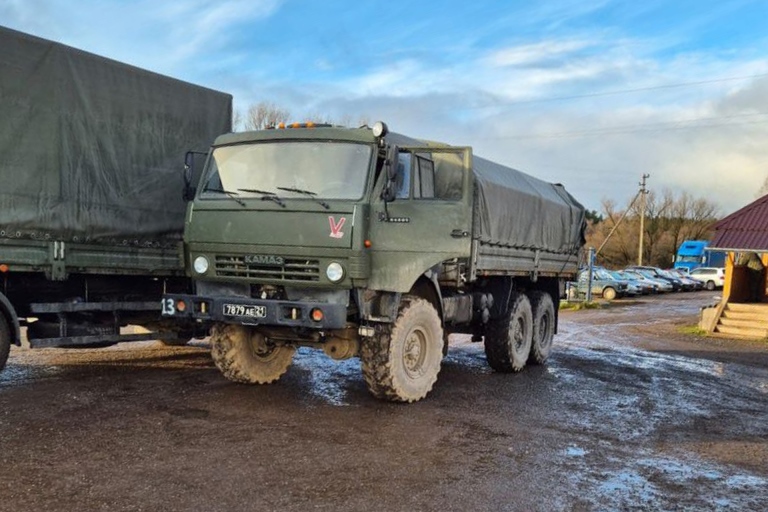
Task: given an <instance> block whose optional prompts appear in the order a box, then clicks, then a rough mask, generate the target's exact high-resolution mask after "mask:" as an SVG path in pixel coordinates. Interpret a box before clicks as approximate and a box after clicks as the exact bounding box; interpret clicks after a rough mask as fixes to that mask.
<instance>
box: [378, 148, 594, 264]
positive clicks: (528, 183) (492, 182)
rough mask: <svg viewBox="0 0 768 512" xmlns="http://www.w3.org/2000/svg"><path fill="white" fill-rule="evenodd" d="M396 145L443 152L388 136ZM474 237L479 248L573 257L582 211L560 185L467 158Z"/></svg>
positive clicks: (578, 241) (581, 238)
mask: <svg viewBox="0 0 768 512" xmlns="http://www.w3.org/2000/svg"><path fill="white" fill-rule="evenodd" d="M387 141H388V142H389V143H392V144H396V145H398V146H401V147H408V146H422V147H425V146H426V147H436V148H440V147H443V148H447V147H450V146H447V145H445V144H442V143H437V142H431V141H424V140H417V139H412V138H410V137H406V136H404V135H401V134H397V133H390V134H389V135H388V136H387ZM472 171H473V175H474V183H475V201H474V213H473V217H474V219H473V230H474V236H475V237H476V238H477V239H478V240H479V241H480V244H481V251H483V250H484V249H483V247H486V248H487V247H489V246H490V247H494V248H499V249H502V250H503V249H505V248H507V249H519V250H523V251H541V252H545V253H552V254H561V255H577V254H578V253H579V250H580V249H581V247H582V246H583V245H584V243H585V239H584V233H585V229H586V212H585V210H584V207H583V206H582V205H581V204H580V203H579V202H578V201H577V200H576V199H575V198H574V197H573V196H572V195H571V194H569V193H568V192H567V191H566V190H565V187H563V186H562V185H561V184H559V183H557V184H556V183H548V182H546V181H543V180H540V179H538V178H534V177H533V176H531V175H529V174H526V173H524V172H522V171H518V170H516V169H513V168H511V167H506V166H504V165H501V164H497V163H495V162H491V161H490V160H486V159H484V158H481V157H478V156H476V155H473V156H472Z"/></svg>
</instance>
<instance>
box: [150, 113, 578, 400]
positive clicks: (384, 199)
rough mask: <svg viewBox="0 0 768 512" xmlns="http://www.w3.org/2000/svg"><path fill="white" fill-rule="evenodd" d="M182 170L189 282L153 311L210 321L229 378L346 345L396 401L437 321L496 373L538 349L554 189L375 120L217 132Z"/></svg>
mask: <svg viewBox="0 0 768 512" xmlns="http://www.w3.org/2000/svg"><path fill="white" fill-rule="evenodd" d="M193 170H194V169H192V168H191V166H190V167H189V168H188V171H189V173H190V175H191V174H194V172H193ZM188 181H189V190H188V194H189V196H190V197H194V199H193V200H192V202H191V203H190V206H189V209H188V212H187V219H186V226H185V229H184V241H185V250H186V253H187V262H188V265H189V266H190V268H189V275H190V276H191V277H193V278H194V279H195V281H196V293H195V294H175V293H168V294H166V295H164V298H163V315H164V316H166V317H168V318H177V319H187V320H189V319H194V320H196V321H198V322H200V323H202V324H206V325H208V324H210V325H212V336H211V343H212V356H213V359H214V361H215V363H216V365H217V367H218V368H219V369H220V370H221V371H222V372H223V374H224V375H225V376H226V377H228V378H229V379H231V380H233V381H237V382H244V383H270V382H273V381H275V380H277V379H278V378H279V377H280V376H281V375H282V374H283V373H284V372H285V371H286V370H287V369H288V367H289V365H290V364H291V361H292V358H293V356H294V353H295V350H296V347H298V346H311V347H316V348H321V349H323V350H324V351H325V352H326V353H327V354H328V355H329V356H331V357H333V358H336V359H343V358H348V357H354V356H359V357H360V359H361V364H362V373H363V376H364V378H365V381H366V383H367V385H368V388H369V390H370V391H371V392H372V393H373V394H374V395H375V396H377V397H379V398H383V399H388V400H393V401H404V402H412V401H416V400H419V399H421V398H423V397H424V396H426V394H427V393H428V392H429V391H430V390H431V389H432V386H433V384H434V382H435V381H436V379H437V375H438V372H439V371H440V364H441V360H442V358H443V356H444V354H445V352H446V350H447V349H448V341H447V340H448V335H449V334H450V333H466V334H471V335H472V339H473V340H474V341H483V342H484V345H485V353H486V355H487V359H488V363H489V364H490V366H491V367H492V368H493V369H494V370H497V371H500V372H515V371H519V370H521V369H523V367H524V366H525V365H526V364H527V363H529V362H530V363H543V362H544V361H545V360H546V359H547V357H548V355H549V353H550V348H551V345H552V338H553V335H554V334H555V331H556V327H557V314H558V313H557V311H558V308H557V306H558V303H559V300H560V297H561V296H562V294H563V291H564V284H565V282H566V281H568V280H571V279H573V278H574V277H575V275H576V271H577V268H578V261H579V253H580V249H581V247H582V245H583V242H584V227H585V220H584V209H583V207H582V206H581V205H580V204H579V203H578V202H577V201H576V200H575V199H573V197H571V196H570V195H569V194H568V193H567V192H566V191H565V189H564V188H563V187H562V186H561V185H555V184H550V183H546V182H543V181H541V180H538V179H536V178H533V177H531V176H529V175H526V174H524V173H522V172H519V171H516V170H514V169H511V168H508V167H504V166H502V165H499V164H495V163H493V162H490V161H488V160H484V159H482V158H478V157H473V155H472V151H471V149H470V148H466V147H455V146H448V145H445V144H439V143H434V142H427V141H422V140H416V139H413V138H408V137H405V136H402V135H398V134H395V133H389V132H388V129H387V127H386V125H384V124H383V123H376V125H374V126H373V128H369V127H362V128H357V129H350V128H340V127H332V126H318V125H312V124H303V125H298V124H296V125H291V126H289V127H278V128H276V129H270V130H262V131H255V132H247V133H235V134H227V135H222V136H220V137H218V138H217V139H216V141H215V143H214V145H213V147H212V148H211V151H210V153H209V157H208V159H207V162H206V165H205V169H204V171H203V172H202V178H201V179H200V180H199V181H198V182H195V181H194V180H192V179H189V180H188Z"/></svg>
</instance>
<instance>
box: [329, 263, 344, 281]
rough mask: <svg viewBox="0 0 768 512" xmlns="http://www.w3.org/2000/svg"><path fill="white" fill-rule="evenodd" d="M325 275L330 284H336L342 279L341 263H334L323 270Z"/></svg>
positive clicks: (342, 269)
mask: <svg viewBox="0 0 768 512" xmlns="http://www.w3.org/2000/svg"><path fill="white" fill-rule="evenodd" d="M325 275H326V277H327V278H328V280H329V281H330V282H332V283H338V282H339V281H341V280H342V279H344V267H342V266H341V263H336V262H335V261H334V262H333V263H331V264H330V265H328V268H326V269H325Z"/></svg>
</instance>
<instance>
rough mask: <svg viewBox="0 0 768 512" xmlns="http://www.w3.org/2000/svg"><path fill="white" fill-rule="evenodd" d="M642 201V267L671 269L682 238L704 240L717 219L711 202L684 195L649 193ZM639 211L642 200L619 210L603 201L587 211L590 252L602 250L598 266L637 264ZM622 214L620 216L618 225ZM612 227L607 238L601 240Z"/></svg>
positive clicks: (617, 266) (715, 210) (708, 236)
mask: <svg viewBox="0 0 768 512" xmlns="http://www.w3.org/2000/svg"><path fill="white" fill-rule="evenodd" d="M645 199H646V201H645V222H644V226H643V264H646V265H654V266H658V267H662V268H668V267H670V266H672V263H673V261H674V259H673V257H674V255H675V253H676V252H677V248H678V247H679V246H680V244H681V243H682V242H683V241H684V240H708V239H710V238H711V236H712V228H713V226H714V224H715V222H717V220H718V219H719V215H720V212H719V208H718V206H717V204H716V203H714V202H713V201H710V200H708V199H704V198H696V197H693V196H692V195H691V194H689V193H688V192H682V193H680V194H675V193H674V192H672V191H671V190H669V189H664V190H662V191H661V192H660V193H657V192H655V191H649V192H648V194H647V195H646V198H645ZM641 210H642V201H634V202H632V203H630V206H629V207H627V208H623V209H622V208H620V207H618V206H617V205H616V203H615V202H614V201H612V200H609V199H606V200H603V202H602V211H601V212H600V214H598V213H597V212H595V211H592V212H590V214H589V215H588V216H587V246H588V247H595V248H596V249H597V248H599V247H600V246H601V245H602V246H603V247H602V250H601V251H600V253H599V254H598V255H597V262H598V264H600V265H605V266H607V267H613V268H620V267H624V266H627V265H633V264H637V260H638V256H639V255H638V250H639V245H640V214H641ZM625 213H626V217H624V219H623V221H622V222H621V223H620V224H619V220H621V218H622V216H623V215H624V214H625ZM617 226H618V227H617ZM614 227H615V228H616V229H615V231H614V233H613V235H612V236H611V237H610V239H608V240H607V241H606V238H607V237H608V235H609V234H610V232H611V231H612V230H614ZM604 242H605V244H604V245H603V243H604Z"/></svg>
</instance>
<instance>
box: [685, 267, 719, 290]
mask: <svg viewBox="0 0 768 512" xmlns="http://www.w3.org/2000/svg"><path fill="white" fill-rule="evenodd" d="M690 275H691V277H692V278H693V279H697V280H699V281H701V282H702V283H704V287H705V288H706V289H707V290H709V291H712V290H714V289H715V288H722V287H723V286H724V285H725V269H724V268H720V267H699V268H695V269H693V270H691V274H690Z"/></svg>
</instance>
